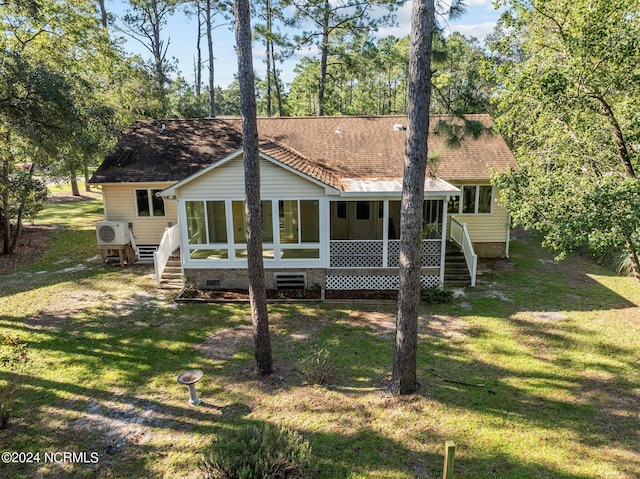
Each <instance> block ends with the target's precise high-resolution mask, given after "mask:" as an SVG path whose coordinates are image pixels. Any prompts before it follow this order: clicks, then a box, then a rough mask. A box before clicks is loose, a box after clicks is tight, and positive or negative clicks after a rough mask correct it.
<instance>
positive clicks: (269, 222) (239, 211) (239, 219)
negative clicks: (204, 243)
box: [231, 200, 273, 243]
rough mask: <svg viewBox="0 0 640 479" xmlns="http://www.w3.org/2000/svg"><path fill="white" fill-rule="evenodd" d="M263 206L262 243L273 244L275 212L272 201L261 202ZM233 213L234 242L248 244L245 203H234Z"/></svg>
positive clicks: (232, 204)
mask: <svg viewBox="0 0 640 479" xmlns="http://www.w3.org/2000/svg"><path fill="white" fill-rule="evenodd" d="M261 206H262V242H263V243H273V211H272V209H271V200H264V201H262V202H261ZM231 211H232V213H233V242H234V243H246V242H247V224H246V220H245V213H244V201H232V202H231Z"/></svg>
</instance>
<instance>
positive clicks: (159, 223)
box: [102, 183, 178, 245]
mask: <svg viewBox="0 0 640 479" xmlns="http://www.w3.org/2000/svg"><path fill="white" fill-rule="evenodd" d="M171 184H172V183H136V184H132V183H129V184H122V185H120V184H118V185H115V184H105V185H102V197H103V203H104V218H105V220H109V221H124V222H127V223H133V234H134V239H135V242H136V244H138V245H157V244H159V243H160V240H161V239H162V235H163V233H164V229H165V228H166V227H167V225H168V223H173V224H176V223H177V222H178V209H177V203H176V202H175V201H165V202H164V208H165V214H166V216H165V217H163V218H153V217H148V218H138V216H137V212H136V200H135V193H134V190H136V189H141V188H143V189H144V188H151V189H164V188H167V187H169V186H171Z"/></svg>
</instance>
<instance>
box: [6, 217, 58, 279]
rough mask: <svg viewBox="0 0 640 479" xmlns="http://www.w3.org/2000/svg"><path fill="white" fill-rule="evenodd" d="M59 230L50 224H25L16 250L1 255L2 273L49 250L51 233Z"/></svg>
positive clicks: (8, 271)
mask: <svg viewBox="0 0 640 479" xmlns="http://www.w3.org/2000/svg"><path fill="white" fill-rule="evenodd" d="M55 230H57V227H55V226H49V225H38V226H36V225H25V226H24V229H23V230H22V234H21V235H20V239H19V240H18V246H17V247H16V250H15V251H14V252H13V253H11V254H2V255H0V274H5V273H10V272H11V271H13V270H14V269H16V268H18V267H19V266H23V265H25V264H28V263H29V262H31V261H33V260H34V259H35V258H37V257H39V256H40V255H42V254H43V253H44V252H45V251H46V250H47V245H48V242H49V239H50V237H51V233H52V232H53V231H55Z"/></svg>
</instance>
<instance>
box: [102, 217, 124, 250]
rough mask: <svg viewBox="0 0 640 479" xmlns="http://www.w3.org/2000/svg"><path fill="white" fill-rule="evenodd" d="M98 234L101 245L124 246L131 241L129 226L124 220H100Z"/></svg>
mask: <svg viewBox="0 0 640 479" xmlns="http://www.w3.org/2000/svg"><path fill="white" fill-rule="evenodd" d="M96 235H97V237H98V245H99V246H124V245H126V244H128V243H130V242H131V240H130V239H129V227H128V225H127V223H125V222H124V221H99V222H98V223H96Z"/></svg>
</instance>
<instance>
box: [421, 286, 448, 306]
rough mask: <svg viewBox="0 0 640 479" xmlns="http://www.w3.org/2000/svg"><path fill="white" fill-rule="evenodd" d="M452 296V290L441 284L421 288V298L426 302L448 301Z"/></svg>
mask: <svg viewBox="0 0 640 479" xmlns="http://www.w3.org/2000/svg"><path fill="white" fill-rule="evenodd" d="M452 297H453V293H452V292H451V291H449V290H448V289H444V288H441V287H440V286H431V287H430V288H422V289H421V290H420V299H421V300H422V301H424V302H425V303H448V302H449V301H451V298H452Z"/></svg>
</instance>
